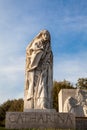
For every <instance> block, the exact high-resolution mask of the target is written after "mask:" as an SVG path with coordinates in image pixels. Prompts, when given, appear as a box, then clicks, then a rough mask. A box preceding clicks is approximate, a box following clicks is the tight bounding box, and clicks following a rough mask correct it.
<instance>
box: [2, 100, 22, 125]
mask: <svg viewBox="0 0 87 130" xmlns="http://www.w3.org/2000/svg"><path fill="white" fill-rule="evenodd" d="M7 111H23V99H18V100H16V99H14V100H8V101H6V102H4V103H3V104H2V105H0V126H4V125H5V115H6V112H7Z"/></svg>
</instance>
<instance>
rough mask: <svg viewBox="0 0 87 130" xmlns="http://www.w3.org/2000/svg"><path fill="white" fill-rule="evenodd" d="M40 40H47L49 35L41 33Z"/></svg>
mask: <svg viewBox="0 0 87 130" xmlns="http://www.w3.org/2000/svg"><path fill="white" fill-rule="evenodd" d="M42 38H43V39H44V40H49V34H48V33H47V32H45V33H43V34H42Z"/></svg>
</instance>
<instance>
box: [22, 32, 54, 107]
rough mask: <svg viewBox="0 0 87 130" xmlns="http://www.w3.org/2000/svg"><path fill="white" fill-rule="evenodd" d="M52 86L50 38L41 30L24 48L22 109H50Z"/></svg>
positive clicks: (47, 33)
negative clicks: (24, 65)
mask: <svg viewBox="0 0 87 130" xmlns="http://www.w3.org/2000/svg"><path fill="white" fill-rule="evenodd" d="M52 86H53V54H52V50H51V38H50V33H49V32H48V31H47V30H43V31H41V32H40V33H39V34H38V35H37V36H36V37H35V38H34V39H33V40H32V42H31V43H30V44H29V45H28V46H27V48H26V69H25V92H24V109H32V108H34V109H51V108H52Z"/></svg>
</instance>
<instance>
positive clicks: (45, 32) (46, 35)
mask: <svg viewBox="0 0 87 130" xmlns="http://www.w3.org/2000/svg"><path fill="white" fill-rule="evenodd" d="M37 38H41V39H43V40H44V41H50V39H51V38H50V33H49V31H48V30H42V31H40V33H39V34H38V35H37Z"/></svg>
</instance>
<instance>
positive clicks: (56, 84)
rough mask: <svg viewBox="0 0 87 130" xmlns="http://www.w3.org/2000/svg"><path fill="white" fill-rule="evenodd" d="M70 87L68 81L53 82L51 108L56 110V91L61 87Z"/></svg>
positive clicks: (71, 86)
mask: <svg viewBox="0 0 87 130" xmlns="http://www.w3.org/2000/svg"><path fill="white" fill-rule="evenodd" d="M63 88H64V89H72V88H74V87H73V85H72V84H71V83H70V82H69V81H66V80H64V81H60V82H57V81H54V83H53V108H55V109H56V110H57V111H58V93H59V91H60V90H61V89H63Z"/></svg>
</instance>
